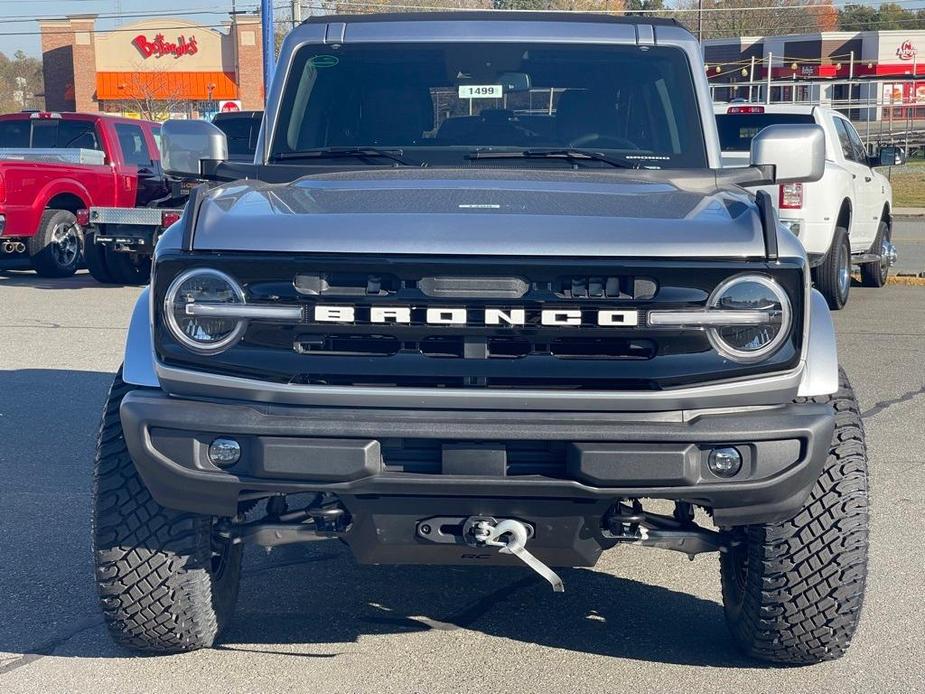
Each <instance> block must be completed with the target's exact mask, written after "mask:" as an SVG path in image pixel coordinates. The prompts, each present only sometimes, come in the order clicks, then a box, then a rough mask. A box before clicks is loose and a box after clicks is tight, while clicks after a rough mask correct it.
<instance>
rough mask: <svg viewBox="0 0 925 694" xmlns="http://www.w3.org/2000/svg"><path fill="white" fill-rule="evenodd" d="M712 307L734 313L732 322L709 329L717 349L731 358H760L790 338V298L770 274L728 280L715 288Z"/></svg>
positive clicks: (741, 276)
mask: <svg viewBox="0 0 925 694" xmlns="http://www.w3.org/2000/svg"><path fill="white" fill-rule="evenodd" d="M709 307H710V308H711V309H713V310H719V311H729V312H730V314H729V315H730V323H729V325H717V326H715V327H711V328H710V329H709V331H708V335H709V336H710V342H711V343H712V344H713V347H714V349H716V351H717V352H719V353H720V354H722V355H723V356H724V357H726V358H728V359H732V360H733V361H737V362H746V363H747V362H755V361H760V360H761V359H764V358H766V357H768V356H769V355H770V354H772V353H773V352H774V351H775V350H776V349H777V348H778V347H780V346H781V344H782V343H783V342H784V340H786V339H787V333H788V331H789V330H790V321H791V310H790V299H788V298H787V292H785V291H784V290H783V288H782V287H781V286H780V285H779V284H778V283H777V282H775V281H774V280H772V279H771V278H770V277H765V276H764V275H740V276H738V277H733V278H732V279H729V280H726V281H725V282H723V283H722V284H720V285H719V286H718V287H717V288H716V289H715V290H714V291H713V294H712V295H711V296H710V301H709ZM738 312H742V313H740V314H739V317H740V318H742V320H736V318H737V316H736V313H738Z"/></svg>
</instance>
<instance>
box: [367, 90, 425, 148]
mask: <svg viewBox="0 0 925 694" xmlns="http://www.w3.org/2000/svg"><path fill="white" fill-rule="evenodd" d="M361 108H362V113H361V115H360V124H359V135H360V136H359V144H361V145H375V146H401V145H414V144H419V143H420V142H421V140H423V135H424V133H425V132H429V131H430V130H433V127H434V102H433V99H431V96H430V91H429V90H427V89H421V88H413V87H402V88H398V89H394V88H393V89H389V88H386V87H382V88H374V89H370V90H368V91H366V92H365V93H364V94H363V96H362V101H361Z"/></svg>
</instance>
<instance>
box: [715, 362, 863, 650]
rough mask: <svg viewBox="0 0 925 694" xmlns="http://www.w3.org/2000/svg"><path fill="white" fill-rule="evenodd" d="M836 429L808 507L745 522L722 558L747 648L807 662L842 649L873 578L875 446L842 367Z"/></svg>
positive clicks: (725, 584)
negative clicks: (777, 518) (870, 469)
mask: <svg viewBox="0 0 925 694" xmlns="http://www.w3.org/2000/svg"><path fill="white" fill-rule="evenodd" d="M803 402H817V403H828V404H831V406H832V408H833V409H834V410H835V420H836V424H835V431H834V433H833V435H832V444H831V447H830V449H829V455H828V458H827V460H826V462H825V466H824V468H823V470H822V473H821V474H820V475H819V479H818V480H817V482H816V484H815V486H814V487H813V490H812V492H811V493H810V496H809V498H808V499H807V500H806V502H805V504H804V505H803V508H802V509H801V510H800V511H799V512H798V513H797V514H796V515H795V516H793V518H790V519H789V520H786V521H783V522H781V523H769V524H765V525H751V526H747V527H745V528H739V529H736V531H735V532H736V533H738V534H739V537H740V539H741V540H742V543H741V544H739V545H737V546H735V547H733V548H732V549H731V550H730V551H729V552H726V553H723V554H721V555H720V573H721V579H722V588H723V606H724V608H725V613H726V622H727V624H728V625H729V628H730V630H731V631H732V634H733V636H734V638H735V640H736V642H737V644H738V645H739V646H740V648H741V649H742V650H743V651H744V652H745V653H747V654H748V655H750V656H752V657H756V658H760V659H762V660H768V661H771V662H774V663H782V664H790V665H804V664H811V663H817V662H820V661H823V660H834V659H836V658H839V657H840V656H842V655H843V654H844V653H845V651H846V650H847V648H848V645H849V644H850V642H851V638H852V637H853V636H854V632H855V629H856V628H857V625H858V620H859V619H860V615H861V606H862V604H863V601H864V586H865V583H866V580H867V542H868V540H867V505H868V498H867V451H866V448H865V444H864V427H863V424H862V422H861V415H860V413H859V410H858V405H857V400H856V399H855V397H854V392H853V391H852V389H851V385H850V384H849V383H848V379H847V377H846V376H845V374H844V372H843V371H841V370H840V371H839V390H838V392H837V393H836V394H835V395H831V396H828V397H822V398H811V399H809V400H803Z"/></svg>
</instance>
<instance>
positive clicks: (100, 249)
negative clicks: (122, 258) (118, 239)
mask: <svg viewBox="0 0 925 694" xmlns="http://www.w3.org/2000/svg"><path fill="white" fill-rule="evenodd" d="M84 260H85V261H86V262H87V270H89V271H90V274H91V275H92V276H93V279H95V280H96V281H97V282H100V283H102V284H116V283H117V281H116V278H115V277H113V276H112V272H111V271H110V270H109V265H107V264H106V248H105V247H104V246H101V245H99V244H98V243H96V242H95V241H94V235H93V234H88V235H87V236H85V237H84Z"/></svg>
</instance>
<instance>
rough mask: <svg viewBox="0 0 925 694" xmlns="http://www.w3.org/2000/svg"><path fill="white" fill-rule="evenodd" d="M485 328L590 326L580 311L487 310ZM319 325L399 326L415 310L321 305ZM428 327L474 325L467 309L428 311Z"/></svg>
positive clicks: (619, 315) (623, 316)
mask: <svg viewBox="0 0 925 694" xmlns="http://www.w3.org/2000/svg"><path fill="white" fill-rule="evenodd" d="M480 313H481V319H480V320H481V323H482V325H511V326H523V325H527V322H528V319H530V320H532V322H537V319H538V322H539V323H540V324H541V325H548V326H558V327H562V326H581V325H584V324H586V323H587V319H586V313H590V312H585V311H582V310H581V309H577V308H576V309H543V310H536V311H531V312H528V310H527V309H524V308H509V309H499V308H486V309H484V311H481V312H480ZM593 313H594V324H595V325H599V326H604V327H608V328H621V327H627V328H631V327H635V326H637V325H638V324H639V311H635V310H619V311H618V310H611V309H606V310H599V311H594V312H593ZM314 321H315V322H316V323H358V322H359V323H377V324H382V323H397V324H410V323H411V322H412V310H411V308H410V307H408V306H373V307H370V308H358V307H355V306H327V305H324V306H322V305H318V306H315V309H314ZM422 322H424V323H426V324H428V325H471V324H472V322H471V321H470V310H469V309H466V308H427V309H426V310H425V311H424V314H423V321H422Z"/></svg>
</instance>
